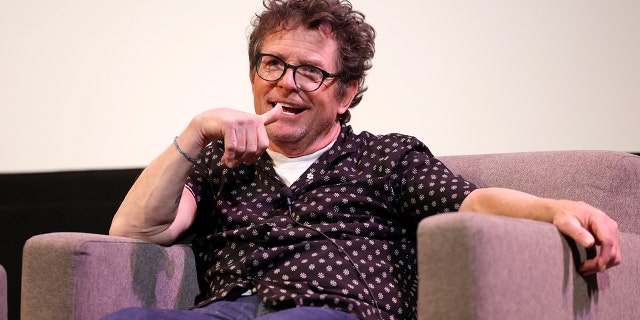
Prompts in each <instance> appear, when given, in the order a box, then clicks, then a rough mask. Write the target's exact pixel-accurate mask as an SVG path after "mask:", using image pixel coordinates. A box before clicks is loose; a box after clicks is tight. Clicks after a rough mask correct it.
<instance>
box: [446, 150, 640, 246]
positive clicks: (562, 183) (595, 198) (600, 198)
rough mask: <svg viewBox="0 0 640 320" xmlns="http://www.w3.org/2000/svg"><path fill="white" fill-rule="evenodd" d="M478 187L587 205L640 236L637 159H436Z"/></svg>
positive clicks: (563, 155) (583, 154) (581, 155)
mask: <svg viewBox="0 0 640 320" xmlns="http://www.w3.org/2000/svg"><path fill="white" fill-rule="evenodd" d="M438 158H439V159H440V160H441V161H442V162H443V163H444V164H445V165H447V167H449V169H450V170H451V171H453V172H454V173H456V174H459V175H461V176H463V177H464V178H466V179H467V180H469V181H472V182H474V183H476V184H478V185H480V186H488V187H503V188H510V189H516V190H520V191H524V192H528V193H531V194H534V195H537V196H541V197H549V198H557V199H570V200H578V201H584V202H587V203H589V204H591V205H593V206H595V207H598V208H600V209H601V210H603V211H604V212H606V213H607V214H608V215H609V216H611V217H612V218H613V219H614V220H616V221H617V222H618V224H619V228H620V231H621V232H626V233H633V234H639V235H640V156H636V155H633V154H630V153H625V152H616V151H545V152H520V153H503V154H487V155H462V156H443V157H438Z"/></svg>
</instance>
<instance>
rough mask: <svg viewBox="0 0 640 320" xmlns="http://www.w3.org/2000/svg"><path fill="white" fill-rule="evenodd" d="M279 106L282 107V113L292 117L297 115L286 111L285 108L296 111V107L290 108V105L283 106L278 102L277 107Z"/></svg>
mask: <svg viewBox="0 0 640 320" xmlns="http://www.w3.org/2000/svg"><path fill="white" fill-rule="evenodd" d="M277 106H281V107H282V113H284V114H290V115H295V113H294V112H290V111H287V110H285V108H287V109H295V108H294V107H291V106H288V105H286V104H282V103H279V102H278V103H276V105H275V107H277Z"/></svg>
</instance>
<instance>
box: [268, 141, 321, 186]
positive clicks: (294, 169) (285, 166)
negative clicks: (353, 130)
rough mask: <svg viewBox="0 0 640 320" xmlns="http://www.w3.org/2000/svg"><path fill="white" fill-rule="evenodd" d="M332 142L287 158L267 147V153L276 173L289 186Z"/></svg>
mask: <svg viewBox="0 0 640 320" xmlns="http://www.w3.org/2000/svg"><path fill="white" fill-rule="evenodd" d="M332 145H333V142H332V143H330V144H329V145H328V146H326V147H324V148H322V149H320V150H318V151H316V152H314V153H312V154H308V155H305V156H301V157H296V158H289V157H287V156H285V155H283V154H282V153H278V152H275V151H272V150H269V149H267V153H268V154H269V156H270V157H271V159H272V160H273V167H274V169H275V170H276V173H277V174H278V176H280V178H281V179H282V181H283V182H284V184H285V185H287V187H289V186H291V184H293V183H294V182H295V181H296V180H298V178H300V176H301V175H302V174H303V173H304V172H305V171H306V170H307V169H308V168H309V167H310V166H311V164H313V162H314V161H316V160H317V159H318V158H319V157H320V156H321V155H322V154H323V153H324V152H325V151H327V150H329V148H331V146H332Z"/></svg>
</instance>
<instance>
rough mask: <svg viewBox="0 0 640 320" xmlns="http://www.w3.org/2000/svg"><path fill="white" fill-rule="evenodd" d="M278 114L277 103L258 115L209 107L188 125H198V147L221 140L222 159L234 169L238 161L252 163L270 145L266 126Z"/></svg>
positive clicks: (279, 114)
mask: <svg viewBox="0 0 640 320" xmlns="http://www.w3.org/2000/svg"><path fill="white" fill-rule="evenodd" d="M280 117H282V107H281V106H280V105H276V107H275V108H273V109H272V110H270V111H268V112H266V113H264V114H261V115H256V114H251V113H246V112H242V111H238V110H233V109H212V110H208V111H205V112H203V113H201V114H200V115H198V116H196V117H195V118H194V120H193V121H192V123H191V124H190V127H191V128H193V127H195V128H197V130H198V131H199V132H200V133H201V136H200V138H201V143H199V144H198V145H199V148H200V149H201V148H203V147H204V146H205V145H206V144H208V143H209V142H210V141H212V140H215V139H224V145H225V150H224V155H223V156H222V159H221V162H222V164H224V165H225V166H227V167H230V168H233V167H236V166H238V165H240V164H241V163H245V164H252V163H255V162H256V161H257V160H258V158H259V157H260V155H262V154H263V153H264V152H265V150H267V148H268V147H269V137H268V136H267V131H266V128H265V127H266V126H267V125H268V124H270V123H273V122H275V121H277V120H278V119H280ZM192 125H193V126H192ZM186 130H189V127H188V128H187V129H186ZM186 130H185V131H186ZM181 146H182V145H181ZM197 152H198V153H199V152H200V150H198V151H197Z"/></svg>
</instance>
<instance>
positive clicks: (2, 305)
mask: <svg viewBox="0 0 640 320" xmlns="http://www.w3.org/2000/svg"><path fill="white" fill-rule="evenodd" d="M7 299H8V297H7V271H6V270H4V267H3V266H1V265H0V320H7V319H8V318H9V312H8V309H7V307H8V303H9V302H8V301H7Z"/></svg>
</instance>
